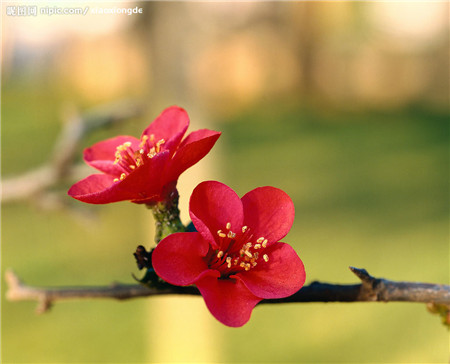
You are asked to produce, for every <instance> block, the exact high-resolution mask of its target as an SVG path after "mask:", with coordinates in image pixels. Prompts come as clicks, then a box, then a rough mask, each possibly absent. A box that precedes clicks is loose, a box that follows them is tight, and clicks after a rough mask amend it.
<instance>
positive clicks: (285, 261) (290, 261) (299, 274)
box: [236, 243, 306, 299]
mask: <svg viewBox="0 0 450 364" xmlns="http://www.w3.org/2000/svg"><path fill="white" fill-rule="evenodd" d="M266 254H267V255H268V256H269V261H268V262H261V263H258V265H257V266H256V267H254V268H252V269H251V270H249V271H248V272H242V273H238V274H236V275H237V276H239V277H240V278H241V279H242V281H243V282H244V284H245V285H246V287H247V288H248V289H249V290H250V291H251V292H252V293H253V294H254V295H256V296H258V297H262V298H267V299H268V298H283V297H288V296H290V295H292V294H294V293H295V292H297V291H298V290H299V289H300V288H301V287H302V286H303V284H304V283H305V277H306V274H305V267H304V265H303V262H302V261H301V259H300V258H299V257H298V255H297V253H296V252H295V250H294V249H293V248H292V247H291V246H290V245H288V244H285V243H274V244H272V245H271V246H269V247H268V248H267V250H266Z"/></svg>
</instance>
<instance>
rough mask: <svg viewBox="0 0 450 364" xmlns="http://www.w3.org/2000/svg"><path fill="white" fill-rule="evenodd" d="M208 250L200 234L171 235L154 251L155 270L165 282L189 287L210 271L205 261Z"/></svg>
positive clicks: (207, 245)
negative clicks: (205, 272)
mask: <svg viewBox="0 0 450 364" xmlns="http://www.w3.org/2000/svg"><path fill="white" fill-rule="evenodd" d="M208 249H209V244H208V243H207V242H206V241H205V240H204V239H203V237H202V236H201V235H200V234H199V233H175V234H171V235H169V236H167V237H166V238H164V239H163V240H161V241H160V243H159V244H158V245H157V246H156V248H155V250H154V251H153V253H152V262H153V268H154V269H155V271H156V273H157V274H158V276H160V277H161V278H162V279H164V280H165V281H167V282H169V283H171V284H175V285H179V286H187V285H189V284H192V283H193V282H194V281H195V280H196V279H197V278H198V277H199V276H200V275H201V274H202V273H203V272H204V271H207V270H208V266H207V264H206V262H205V261H204V259H203V258H204V257H205V255H206V254H207V253H208Z"/></svg>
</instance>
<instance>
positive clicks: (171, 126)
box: [142, 106, 189, 155]
mask: <svg viewBox="0 0 450 364" xmlns="http://www.w3.org/2000/svg"><path fill="white" fill-rule="evenodd" d="M188 126H189V116H188V114H187V112H186V111H185V110H184V109H182V108H181V107H178V106H171V107H168V108H167V109H165V110H164V111H163V112H162V113H161V114H160V115H159V116H158V117H157V118H156V119H155V120H154V121H153V122H152V123H151V124H150V125H149V126H148V127H147V128H146V129H145V130H144V132H143V133H142V136H144V135H147V136H150V135H151V134H153V135H154V136H155V141H159V140H161V139H164V141H165V143H164V144H163V147H164V149H167V150H170V151H171V155H172V154H173V153H174V152H175V149H176V147H177V146H178V144H180V142H181V139H182V138H183V135H184V134H185V133H186V130H187V128H188Z"/></svg>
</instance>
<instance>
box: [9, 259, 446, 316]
mask: <svg viewBox="0 0 450 364" xmlns="http://www.w3.org/2000/svg"><path fill="white" fill-rule="evenodd" d="M350 270H351V271H352V272H353V273H355V275H356V276H357V277H358V278H359V279H360V280H361V282H362V283H361V284H353V285H340V284H329V283H321V282H313V283H311V284H310V285H308V286H304V287H303V288H302V289H301V290H300V291H298V292H297V293H295V294H294V295H292V296H290V297H286V298H283V299H278V300H263V301H262V302H261V303H287V302H394V301H403V302H422V303H433V304H440V305H446V306H450V286H447V285H440V284H429V283H416V282H396V281H390V280H386V279H381V278H374V277H372V276H371V275H369V273H367V271H366V270H365V269H358V268H354V267H350ZM5 279H6V283H7V285H8V291H7V293H6V297H7V299H8V300H10V301H25V300H26V301H29V300H34V301H38V303H39V306H38V308H37V312H38V313H43V312H45V311H47V310H48V309H49V308H50V307H51V305H52V304H53V303H54V302H57V301H63V300H81V299H98V298H107V299H117V300H127V299H132V298H138V297H149V296H160V295H168V294H187V295H199V294H200V292H199V291H198V290H197V289H196V288H195V287H192V286H191V287H177V286H172V285H170V284H161V285H159V286H158V287H157V288H156V287H152V288H149V287H146V286H143V285H139V284H121V283H114V284H112V285H110V286H101V287H63V288H40V287H31V286H28V285H26V284H24V283H23V282H22V281H21V280H20V279H19V278H18V277H17V275H16V274H15V273H14V272H13V271H11V270H8V271H7V272H6V276H5Z"/></svg>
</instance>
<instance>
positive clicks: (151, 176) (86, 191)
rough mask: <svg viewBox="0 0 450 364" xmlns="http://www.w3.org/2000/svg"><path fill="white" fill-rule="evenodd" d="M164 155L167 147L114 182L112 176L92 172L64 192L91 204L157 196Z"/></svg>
mask: <svg viewBox="0 0 450 364" xmlns="http://www.w3.org/2000/svg"><path fill="white" fill-rule="evenodd" d="M168 158H169V152H168V151H165V152H161V153H158V154H157V155H155V156H154V157H153V158H152V159H149V160H148V161H146V162H145V164H144V165H142V166H141V167H139V168H137V169H136V170H135V171H133V172H132V173H130V174H129V175H128V176H126V178H125V179H124V180H122V181H118V182H114V176H110V175H102V174H93V175H91V176H89V177H86V178H85V179H83V180H81V181H80V182H78V183H76V184H74V185H73V186H72V187H71V188H70V190H69V192H68V194H69V195H70V196H72V197H73V198H76V199H77V200H80V201H83V202H87V203H92V204H105V203H111V202H118V201H125V200H136V201H138V202H146V201H152V200H153V199H158V198H159V195H160V194H161V192H162V187H163V186H162V185H161V179H160V178H158V177H159V176H158V172H159V171H160V170H162V168H163V166H164V164H165V163H166V162H167V159H168Z"/></svg>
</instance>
